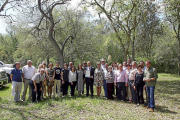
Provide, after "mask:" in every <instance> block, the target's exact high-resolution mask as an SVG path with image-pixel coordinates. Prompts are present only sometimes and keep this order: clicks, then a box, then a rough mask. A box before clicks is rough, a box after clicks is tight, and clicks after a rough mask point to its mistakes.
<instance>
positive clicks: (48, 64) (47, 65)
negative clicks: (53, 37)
mask: <svg viewBox="0 0 180 120" xmlns="http://www.w3.org/2000/svg"><path fill="white" fill-rule="evenodd" d="M48 65H49V55H48V56H47V64H46V67H47V68H48Z"/></svg>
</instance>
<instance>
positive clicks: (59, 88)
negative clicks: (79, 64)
mask: <svg viewBox="0 0 180 120" xmlns="http://www.w3.org/2000/svg"><path fill="white" fill-rule="evenodd" d="M56 87H57V92H58V96H60V95H61V94H60V91H61V80H56V79H54V87H53V97H55V94H56Z"/></svg>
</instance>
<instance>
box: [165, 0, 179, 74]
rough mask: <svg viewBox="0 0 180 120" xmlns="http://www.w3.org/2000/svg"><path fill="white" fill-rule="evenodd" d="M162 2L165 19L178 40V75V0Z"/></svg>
mask: <svg viewBox="0 0 180 120" xmlns="http://www.w3.org/2000/svg"><path fill="white" fill-rule="evenodd" d="M164 3H165V15H166V19H167V21H168V22H169V23H170V25H171V26H172V29H173V30H174V32H175V35H176V39H177V41H178V42H179V50H178V51H179V55H178V60H179V64H178V75H180V0H164Z"/></svg>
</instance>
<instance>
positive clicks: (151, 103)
mask: <svg viewBox="0 0 180 120" xmlns="http://www.w3.org/2000/svg"><path fill="white" fill-rule="evenodd" d="M154 90H155V86H146V91H147V96H148V105H147V106H149V107H150V108H152V109H154V108H155V101H154Z"/></svg>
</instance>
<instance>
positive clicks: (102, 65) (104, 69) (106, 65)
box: [100, 58, 108, 97]
mask: <svg viewBox="0 0 180 120" xmlns="http://www.w3.org/2000/svg"><path fill="white" fill-rule="evenodd" d="M100 61H101V69H103V72H104V82H103V83H104V85H103V88H104V94H105V97H107V96H108V95H107V84H106V79H105V74H106V73H107V71H108V64H107V63H106V64H105V61H106V60H105V59H104V58H102V59H100Z"/></svg>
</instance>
